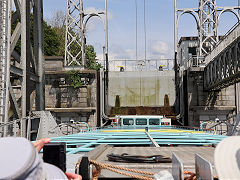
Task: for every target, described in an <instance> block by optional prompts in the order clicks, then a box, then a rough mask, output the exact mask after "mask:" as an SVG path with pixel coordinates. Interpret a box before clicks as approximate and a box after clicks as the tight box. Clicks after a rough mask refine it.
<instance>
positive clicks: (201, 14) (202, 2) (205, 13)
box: [174, 0, 240, 57]
mask: <svg viewBox="0 0 240 180" xmlns="http://www.w3.org/2000/svg"><path fill="white" fill-rule="evenodd" d="M174 9H175V10H174V12H175V15H174V17H175V28H174V44H175V45H174V49H175V53H177V45H178V22H179V19H180V17H181V16H182V15H183V14H190V15H192V16H193V18H194V19H195V21H196V24H197V29H198V39H199V44H198V48H199V52H198V56H199V57H201V56H205V55H207V54H208V53H209V52H210V51H211V50H212V49H213V48H214V47H215V45H216V44H217V42H218V41H219V39H218V33H217V32H218V24H219V23H218V22H219V19H220V18H221V15H222V14H223V13H225V12H231V13H233V14H234V15H236V17H237V19H238V21H240V16H239V14H238V12H237V10H239V9H240V6H233V7H219V6H217V5H216V0H199V7H198V8H183V9H179V8H178V7H177V0H174Z"/></svg>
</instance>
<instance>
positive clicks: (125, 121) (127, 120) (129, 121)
mask: <svg viewBox="0 0 240 180" xmlns="http://www.w3.org/2000/svg"><path fill="white" fill-rule="evenodd" d="M133 124H134V120H133V119H132V118H124V119H123V125H133Z"/></svg>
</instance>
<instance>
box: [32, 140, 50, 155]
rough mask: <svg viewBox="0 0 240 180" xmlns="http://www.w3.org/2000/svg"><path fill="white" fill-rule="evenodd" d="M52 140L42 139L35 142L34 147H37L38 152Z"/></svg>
mask: <svg viewBox="0 0 240 180" xmlns="http://www.w3.org/2000/svg"><path fill="white" fill-rule="evenodd" d="M50 141H51V139H50V138H44V139H40V140H38V141H36V142H34V143H33V145H34V147H35V148H36V149H37V152H40V151H41V149H42V148H43V146H44V145H45V144H47V143H49V142H50Z"/></svg>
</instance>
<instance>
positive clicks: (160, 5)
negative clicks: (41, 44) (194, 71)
mask: <svg viewBox="0 0 240 180" xmlns="http://www.w3.org/2000/svg"><path fill="white" fill-rule="evenodd" d="M136 1H137V9H138V15H137V18H138V22H137V26H138V32H137V34H138V36H137V41H138V44H137V46H138V52H137V54H138V57H137V59H138V60H140V59H144V57H145V50H144V49H145V43H144V42H145V39H144V37H145V36H144V16H143V14H144V13H143V12H144V0H136ZM83 2H84V10H85V11H87V12H91V11H92V10H99V11H103V10H104V0H84V1H83ZM43 3H44V4H43V8H44V9H43V11H44V19H46V20H49V19H51V18H52V17H53V16H54V14H55V13H56V12H57V11H64V12H66V5H67V0H43ZM217 5H218V6H236V5H238V0H218V1H217ZM197 7H198V0H178V8H197ZM108 12H109V21H108V23H109V59H110V60H117V59H119V60H122V59H131V60H136V6H135V0H108ZM236 22H237V18H236V17H235V16H234V15H233V14H232V13H229V12H227V13H224V14H223V15H222V17H221V19H220V22H219V35H223V34H225V33H226V32H227V31H228V30H229V29H230V28H231V27H232V26H233V25H234V24H235V23H236ZM87 29H88V30H87V34H86V38H87V44H91V45H93V46H94V48H95V51H96V53H97V58H98V59H103V53H102V52H103V46H104V42H105V33H104V25H103V23H102V22H101V21H100V20H99V19H98V18H92V19H91V20H90V21H89V22H88V24H87ZM178 36H179V38H180V37H181V36H197V29H196V23H195V20H194V19H193V17H192V16H191V15H189V14H185V15H183V16H182V17H181V18H180V21H179V31H178ZM173 47H174V0H146V57H147V59H165V58H173V54H174V50H173Z"/></svg>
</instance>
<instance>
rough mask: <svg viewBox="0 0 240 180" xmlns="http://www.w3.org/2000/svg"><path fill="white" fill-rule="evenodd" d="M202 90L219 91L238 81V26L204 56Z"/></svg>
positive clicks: (239, 38)
mask: <svg viewBox="0 0 240 180" xmlns="http://www.w3.org/2000/svg"><path fill="white" fill-rule="evenodd" d="M205 59H206V63H207V64H206V67H205V68H204V88H205V89H206V90H220V89H222V88H225V87H228V86H230V85H232V84H235V83H237V82H239V81H240V25H238V26H237V27H235V29H234V30H233V31H232V32H231V33H230V34H229V35H228V36H227V37H226V38H225V39H224V40H222V41H221V43H219V44H218V46H217V47H216V49H214V51H212V52H211V53H210V54H209V55H208V56H206V58H205Z"/></svg>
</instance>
